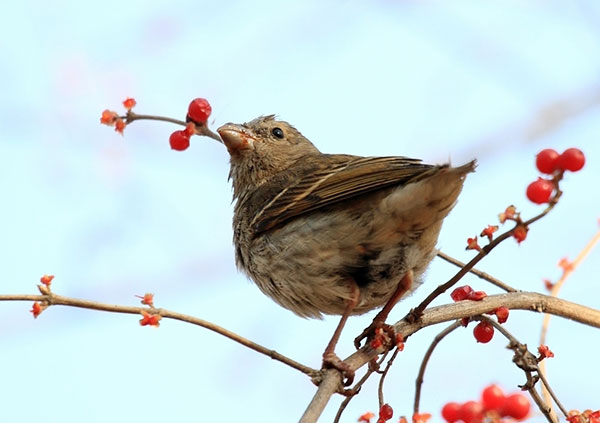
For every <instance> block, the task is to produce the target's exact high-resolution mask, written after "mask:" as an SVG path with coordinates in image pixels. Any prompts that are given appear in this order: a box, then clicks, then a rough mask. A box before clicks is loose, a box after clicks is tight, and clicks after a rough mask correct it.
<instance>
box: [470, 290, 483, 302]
mask: <svg viewBox="0 0 600 423" xmlns="http://www.w3.org/2000/svg"><path fill="white" fill-rule="evenodd" d="M485 297H487V294H486V293H485V291H473V292H471V293H469V297H468V299H469V300H471V301H481V300H483V299H484V298H485Z"/></svg>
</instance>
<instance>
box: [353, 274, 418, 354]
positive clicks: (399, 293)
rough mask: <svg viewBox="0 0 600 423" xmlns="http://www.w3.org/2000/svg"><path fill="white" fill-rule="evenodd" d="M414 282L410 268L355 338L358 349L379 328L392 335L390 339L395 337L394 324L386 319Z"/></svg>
mask: <svg viewBox="0 0 600 423" xmlns="http://www.w3.org/2000/svg"><path fill="white" fill-rule="evenodd" d="M412 283H413V271H412V270H409V271H408V272H407V273H406V275H404V277H403V278H402V279H401V280H400V282H399V283H398V286H397V287H396V290H395V291H394V293H393V294H392V296H391V297H390V299H389V300H388V302H387V303H385V305H384V306H383V308H382V309H381V310H380V311H379V313H377V315H376V316H375V317H374V318H373V321H372V322H371V324H370V325H369V326H367V327H366V328H365V330H363V331H362V333H361V334H360V335H358V336H357V337H356V338H355V339H354V346H355V347H356V349H359V348H360V343H361V341H362V340H363V339H365V338H367V340H368V339H370V338H372V337H373V336H374V335H375V333H376V331H377V329H383V330H384V331H385V333H386V334H387V335H388V336H389V337H390V339H394V338H395V336H396V333H395V332H394V328H393V326H391V325H387V324H386V323H385V321H386V319H387V317H388V314H390V311H392V308H394V306H395V305H396V303H397V302H398V300H400V298H402V297H403V296H404V294H406V293H407V292H408V291H409V290H410V288H411V286H412Z"/></svg>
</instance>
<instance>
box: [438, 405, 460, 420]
mask: <svg viewBox="0 0 600 423" xmlns="http://www.w3.org/2000/svg"><path fill="white" fill-rule="evenodd" d="M442 417H443V418H444V419H445V420H446V421H447V422H448V423H454V422H455V421H457V420H461V419H462V414H461V405H460V404H459V403H457V402H449V403H447V404H446V405H444V406H443V407H442Z"/></svg>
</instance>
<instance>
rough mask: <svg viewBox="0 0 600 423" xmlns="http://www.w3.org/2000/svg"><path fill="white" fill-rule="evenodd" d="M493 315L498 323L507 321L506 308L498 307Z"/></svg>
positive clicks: (507, 311) (507, 312)
mask: <svg viewBox="0 0 600 423" xmlns="http://www.w3.org/2000/svg"><path fill="white" fill-rule="evenodd" d="M494 314H495V315H496V317H497V318H498V323H504V322H506V321H507V320H508V314H509V310H508V308H507V307H498V308H497V309H496V310H494Z"/></svg>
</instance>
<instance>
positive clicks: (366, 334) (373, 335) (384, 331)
mask: <svg viewBox="0 0 600 423" xmlns="http://www.w3.org/2000/svg"><path fill="white" fill-rule="evenodd" d="M363 339H366V344H369V345H370V346H371V348H373V349H374V350H376V349H378V348H379V347H382V346H390V345H391V343H392V340H395V339H396V331H395V330H394V327H393V326H392V325H388V324H387V323H385V322H382V321H381V320H378V319H374V320H373V321H372V322H371V324H370V325H369V326H367V327H366V328H365V330H363V331H362V333H361V334H360V335H358V336H357V337H356V338H354V346H355V347H356V349H357V350H358V349H360V344H361V342H362V340H363Z"/></svg>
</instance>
